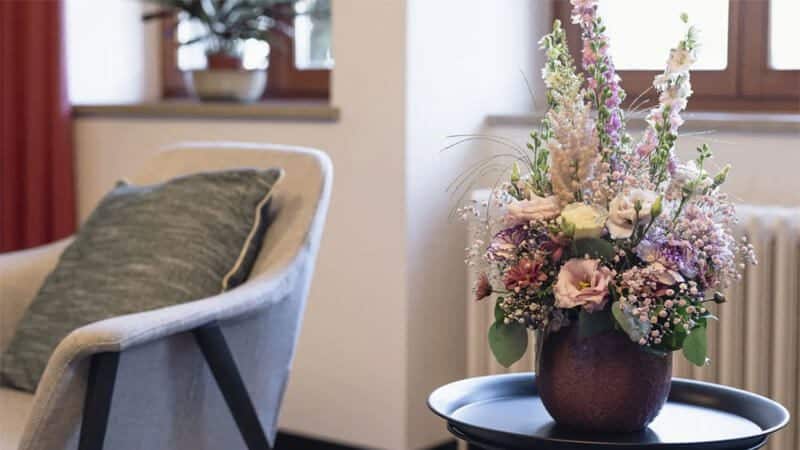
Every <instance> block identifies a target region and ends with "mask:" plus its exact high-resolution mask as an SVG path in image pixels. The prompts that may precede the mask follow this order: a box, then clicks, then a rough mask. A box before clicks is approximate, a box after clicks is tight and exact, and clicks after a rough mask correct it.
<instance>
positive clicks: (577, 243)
mask: <svg viewBox="0 0 800 450" xmlns="http://www.w3.org/2000/svg"><path fill="white" fill-rule="evenodd" d="M570 254H571V255H572V257H573V258H583V257H584V256H586V255H589V257H590V258H594V259H604V260H606V261H611V260H612V259H614V246H613V245H611V243H610V242H608V241H605V240H603V239H595V238H584V239H576V240H574V241H572V246H571V247H570Z"/></svg>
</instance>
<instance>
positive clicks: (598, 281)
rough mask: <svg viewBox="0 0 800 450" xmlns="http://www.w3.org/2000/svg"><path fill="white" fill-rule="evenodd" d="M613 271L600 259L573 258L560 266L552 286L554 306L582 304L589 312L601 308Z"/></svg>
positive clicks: (562, 306)
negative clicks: (556, 278) (602, 263)
mask: <svg viewBox="0 0 800 450" xmlns="http://www.w3.org/2000/svg"><path fill="white" fill-rule="evenodd" d="M613 277H614V271H612V270H611V269H609V268H608V267H605V266H601V265H600V260H597V259H581V258H573V259H570V260H569V261H567V262H566V264H564V266H563V267H561V271H560V272H559V273H558V280H557V281H556V284H555V285H554V286H553V293H554V294H555V298H556V302H555V306H556V307H558V308H574V307H576V306H582V307H583V308H584V309H585V310H587V311H589V312H595V311H599V310H601V309H603V307H605V305H606V303H607V302H608V284H609V283H610V282H611V280H612V278H613Z"/></svg>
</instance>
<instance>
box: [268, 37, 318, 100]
mask: <svg viewBox="0 0 800 450" xmlns="http://www.w3.org/2000/svg"><path fill="white" fill-rule="evenodd" d="M330 84H331V71H330V70H298V69H297V67H296V66H295V64H294V39H293V38H292V37H290V36H286V35H283V34H279V33H275V36H274V40H273V42H272V47H271V51H270V54H269V70H268V74H267V92H265V93H264V98H311V99H328V98H329V97H330Z"/></svg>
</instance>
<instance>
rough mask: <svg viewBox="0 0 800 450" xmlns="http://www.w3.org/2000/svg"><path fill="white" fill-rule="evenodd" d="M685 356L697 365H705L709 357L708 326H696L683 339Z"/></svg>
mask: <svg viewBox="0 0 800 450" xmlns="http://www.w3.org/2000/svg"><path fill="white" fill-rule="evenodd" d="M683 356H685V357H686V359H688V360H689V362H691V363H692V364H694V365H695V366H700V367H703V366H705V365H706V360H707V359H708V336H707V333H706V327H703V326H700V327H695V329H693V330H692V332H691V333H689V335H688V336H686V339H685V340H684V341H683Z"/></svg>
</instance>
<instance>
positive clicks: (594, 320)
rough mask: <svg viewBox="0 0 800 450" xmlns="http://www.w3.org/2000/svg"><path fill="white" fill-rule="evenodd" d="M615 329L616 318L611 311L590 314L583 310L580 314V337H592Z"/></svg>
mask: <svg viewBox="0 0 800 450" xmlns="http://www.w3.org/2000/svg"><path fill="white" fill-rule="evenodd" d="M613 329H614V317H612V316H611V312H610V311H609V310H602V311H595V312H588V311H586V310H583V309H581V312H580V313H579V314H578V336H580V337H582V338H587V337H592V336H595V335H598V334H600V333H604V332H606V331H611V330H613Z"/></svg>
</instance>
